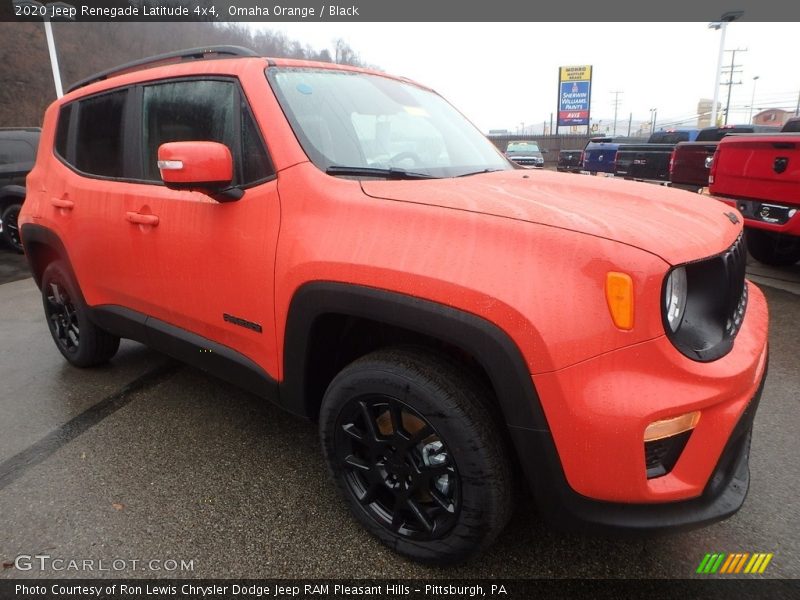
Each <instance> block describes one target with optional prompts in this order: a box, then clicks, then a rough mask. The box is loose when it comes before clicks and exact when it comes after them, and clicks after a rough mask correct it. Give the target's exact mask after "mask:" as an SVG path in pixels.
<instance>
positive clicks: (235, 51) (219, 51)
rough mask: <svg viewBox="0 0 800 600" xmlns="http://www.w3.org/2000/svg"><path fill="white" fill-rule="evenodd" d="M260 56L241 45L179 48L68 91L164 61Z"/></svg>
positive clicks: (89, 79) (102, 74) (102, 73)
mask: <svg viewBox="0 0 800 600" xmlns="http://www.w3.org/2000/svg"><path fill="white" fill-rule="evenodd" d="M258 56H259V55H258V54H257V53H256V52H253V51H252V50H250V49H249V48H243V47H241V46H204V47H201V48H190V49H188V50H177V51H175V52H167V53H166V54H159V55H157V56H151V57H149V58H142V59H140V60H135V61H133V62H129V63H125V64H124V65H119V66H118V67H114V68H113V69H107V70H105V71H100V72H99V73H95V74H94V75H91V76H90V77H87V78H86V79H82V80H80V81H79V82H77V83H75V84H73V85H72V86H70V88H69V89H68V90H67V92H72V91H75V90H77V89H79V88H82V87H84V86H87V85H89V84H90V83H95V82H97V81H103V80H104V79H108V78H109V77H114V76H115V75H122V74H123V73H129V72H131V71H138V70H140V69H146V68H147V67H155V66H159V65H160V64H162V63H163V64H171V63H176V62H183V61H189V60H205V59H210V58H237V57H239V58H244V57H250V58H252V57H258Z"/></svg>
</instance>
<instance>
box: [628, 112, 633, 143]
mask: <svg viewBox="0 0 800 600" xmlns="http://www.w3.org/2000/svg"><path fill="white" fill-rule="evenodd" d="M631 125H633V113H631V116H630V117H628V137H631Z"/></svg>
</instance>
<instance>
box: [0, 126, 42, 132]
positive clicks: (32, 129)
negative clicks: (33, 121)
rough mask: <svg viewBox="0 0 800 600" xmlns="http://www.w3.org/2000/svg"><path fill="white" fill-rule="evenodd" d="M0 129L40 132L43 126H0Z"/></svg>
mask: <svg viewBox="0 0 800 600" xmlns="http://www.w3.org/2000/svg"><path fill="white" fill-rule="evenodd" d="M0 131H28V132H30V133H39V132H41V131H42V128H41V127H0Z"/></svg>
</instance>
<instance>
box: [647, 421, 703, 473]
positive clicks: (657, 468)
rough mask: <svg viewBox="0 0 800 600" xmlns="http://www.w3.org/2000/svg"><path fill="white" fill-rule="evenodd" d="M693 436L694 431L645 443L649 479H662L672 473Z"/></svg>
mask: <svg viewBox="0 0 800 600" xmlns="http://www.w3.org/2000/svg"><path fill="white" fill-rule="evenodd" d="M691 435H692V430H691V429H690V430H689V431H684V432H683V433H679V434H677V435H671V436H669V437H665V438H661V439H660V440H653V441H652V442H645V443H644V462H645V467H646V468H647V478H648V479H653V478H654V477H661V476H662V475H666V474H667V473H669V472H670V471H672V468H673V467H674V466H675V463H676V462H678V458H679V457H680V455H681V453H682V452H683V449H684V448H685V447H686V442H688V441H689V436H691Z"/></svg>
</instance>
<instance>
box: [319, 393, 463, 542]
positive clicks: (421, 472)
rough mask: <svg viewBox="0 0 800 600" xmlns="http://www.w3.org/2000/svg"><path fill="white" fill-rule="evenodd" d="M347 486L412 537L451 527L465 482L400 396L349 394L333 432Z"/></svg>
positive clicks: (380, 518)
mask: <svg viewBox="0 0 800 600" xmlns="http://www.w3.org/2000/svg"><path fill="white" fill-rule="evenodd" d="M335 444H336V453H337V457H338V460H340V461H341V463H342V465H343V466H344V468H345V470H346V476H345V479H346V482H347V486H348V488H349V491H350V493H351V494H353V496H354V497H355V498H356V500H357V501H358V502H359V503H360V504H361V505H362V506H363V507H364V510H365V511H367V512H368V513H369V514H370V515H371V516H372V518H373V519H375V521H377V522H378V523H380V524H381V525H383V526H384V527H385V528H386V529H387V530H389V531H391V532H393V533H395V534H397V535H400V536H403V537H406V538H409V539H414V540H432V539H437V538H440V537H441V536H443V535H444V534H445V533H447V532H448V531H450V529H452V527H453V525H454V524H455V523H456V520H457V518H458V513H459V510H460V508H461V506H460V505H461V500H460V496H461V492H460V490H461V484H460V481H459V477H458V470H457V468H456V465H455V462H454V461H453V458H452V456H451V454H450V452H449V451H448V448H447V445H446V444H445V442H444V440H443V439H442V437H441V435H440V434H439V433H438V432H437V431H436V430H435V429H434V427H433V426H432V425H431V424H430V422H428V421H427V420H426V419H425V418H424V417H422V416H421V415H420V414H419V413H417V412H416V411H414V410H413V409H412V408H411V407H409V406H407V405H405V404H404V403H403V402H401V401H400V400H398V399H397V398H393V397H391V396H387V395H381V394H376V395H367V396H361V397H357V398H353V399H351V400H350V401H349V402H348V403H347V404H346V405H345V407H344V408H343V410H342V412H341V413H340V416H339V423H338V425H337V428H336V433H335Z"/></svg>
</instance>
